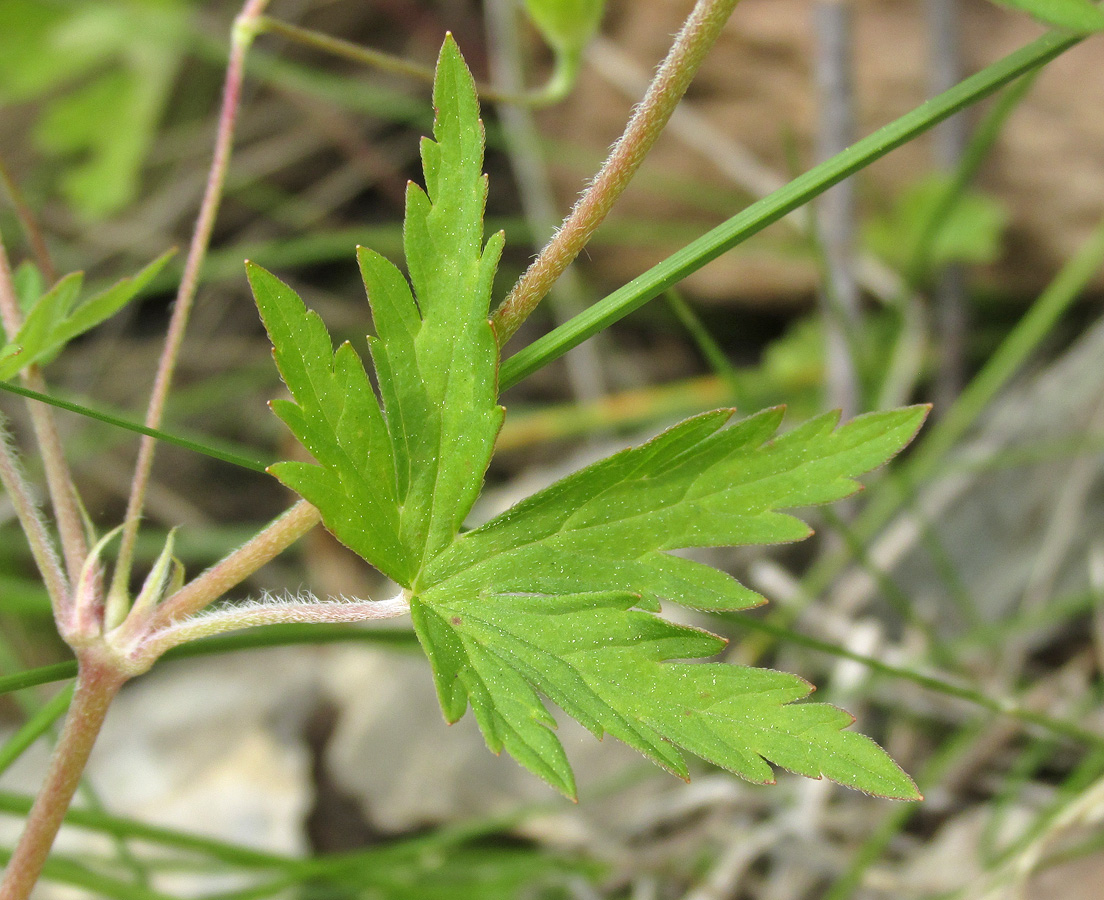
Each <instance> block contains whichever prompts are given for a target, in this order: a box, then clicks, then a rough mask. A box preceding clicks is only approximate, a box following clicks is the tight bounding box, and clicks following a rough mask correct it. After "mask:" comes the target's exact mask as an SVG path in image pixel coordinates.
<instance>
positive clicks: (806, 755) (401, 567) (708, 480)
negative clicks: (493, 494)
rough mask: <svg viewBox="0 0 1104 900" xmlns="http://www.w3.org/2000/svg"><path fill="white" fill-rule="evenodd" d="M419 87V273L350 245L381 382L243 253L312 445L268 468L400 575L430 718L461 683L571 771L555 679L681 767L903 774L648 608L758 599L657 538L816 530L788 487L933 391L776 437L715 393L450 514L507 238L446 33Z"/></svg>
mask: <svg viewBox="0 0 1104 900" xmlns="http://www.w3.org/2000/svg"><path fill="white" fill-rule="evenodd" d="M434 101H435V105H436V109H437V117H436V121H435V125H434V140H432V141H430V140H426V141H424V142H423V145H422V160H423V165H424V169H425V180H426V189H425V191H424V192H423V191H422V190H421V189H419V188H417V187H413V186H412V187H411V188H410V189H409V191H408V194H407V217H406V225H405V232H404V239H405V250H406V261H407V267H408V269H409V274H410V280H409V282H408V281H407V279H406V278H405V277H404V276H403V274H402V273H401V272H400V271H399V270H398V269H397V268H396V267H395V266H394V265H392V264H391V263H389V262H388V261H386V260H385V259H383V257H381V256H379V255H378V254H376V253H373V252H371V251H368V250H363V249H362V250H360V251H359V254H358V255H359V260H360V267H361V272H362V274H363V277H364V282H365V285H366V288H367V291H368V297H369V301H370V304H371V309H372V317H373V320H374V323H375V336H374V337H373V338H370V349H371V353H372V360H373V363H374V366H375V372H376V376H377V381H378V384H379V396H378V397H377V395H376V393H375V392H374V391H373V389H372V386H371V383H370V382H369V379H368V376H367V375H366V373H365V370H364V367H363V365H362V363H361V360H360V359H359V357H357V355H356V353H355V352H354V351H353V350H352V348H351V347H350V346H349V345H348V344H345V345H343V346H341V347H339V348H338V349H337V350H336V352H335V351H334V349H333V345H332V343H331V340H330V336H329V335H328V334H327V332H326V329H325V327H324V326H323V324H322V322H321V321H320V320H319V318H318V317H317V316H316V315H315V314H314V313H313V312H310V311H308V310H307V309H306V307H305V306H304V304H303V302H302V301H301V300H300V299H299V298H298V297H297V296H296V295H295V293H294V292H293V291H291V289H290V288H288V287H286V286H285V285H283V284H282V283H281V282H279V281H278V280H277V279H276V278H274V277H273V276H272V275H270V274H268V273H267V272H265V271H264V270H263V269H260V268H258V267H256V266H252V265H251V266H249V277H250V281H251V283H252V285H253V290H254V294H255V296H256V299H257V304H258V307H259V308H260V310H261V315H262V318H263V319H264V321H265V325H266V327H267V328H268V331H269V334H270V336H271V338H272V342H273V345H274V347H275V356H276V362H277V365H278V367H279V369H280V372H281V374H282V375H283V378H284V381H285V382H286V383H287V386H288V388H289V390H290V391H291V395H292V399H291V400H290V401H280V402H277V403H275V404H274V409H275V411H276V412H277V414H278V415H279V416H280V417H281V418H282V419H283V420H284V422H285V423H286V424H287V425H288V427H289V428H290V429H291V430H292V432H293V433H294V434H295V435H296V437H297V438H298V439H299V440H300V441H301V442H302V444H303V445H304V446H305V447H306V448H307V450H309V451H310V453H311V454H312V455H313V457H314V459H315V462H314V463H305V462H283V463H279V464H277V465H275V466H273V467H272V471H273V472H274V474H276V475H277V477H279V478H280V479H281V480H282V481H283V482H284V483H285V484H287V485H288V486H289V487H291V488H293V489H294V490H296V491H298V492H299V493H300V494H301V495H302V496H303V497H305V498H306V499H307V500H309V501H310V502H312V503H314V504H315V505H316V506H317V507H318V508H319V510H320V511H321V514H322V518H323V521H324V522H325V524H326V526H327V527H328V528H329V529H330V530H331V531H332V532H333V533H334V534H335V535H337V536H338V537H339V538H340V539H341V540H342V541H344V542H345V543H346V544H347V545H348V546H350V547H351V548H353V549H354V550H355V551H357V552H358V553H359V554H360V555H361V556H363V557H364V558H365V559H367V560H369V561H370V562H372V563H373V564H374V565H376V566H377V567H378V568H380V569H381V570H382V571H383V572H385V573H386V574H388V575H389V576H391V577H392V578H394V579H395V580H396V581H398V582H399V583H400V584H402V585H403V586H404V587H405V588H407V596H408V597H409V598H410V610H411V617H412V620H413V624H414V628H415V632H416V634H417V636H418V639H419V640H420V642H421V644H422V647H423V649H424V650H425V652H426V655H427V656H428V658H429V660H430V663H431V667H432V670H433V676H434V680H435V683H436V686H437V691H438V695H439V698H440V701H441V706H442V709H443V711H444V713H445V716H446V718H447V719H449V720H450V721H455V720H456V719H459V718H460V717H461V716H462V715H463V714H464V712H465V711H466V710H467V708H468V706H471V708H472V710H473V712H474V714H475V717H476V719H477V721H478V723H479V726H480V728H481V729H482V731H483V734H484V736H485V738H486V741H487V744H488V746H489V747H490V748H491V749H492V750H494V751H495V752H498V751H500V750H502V749H506V750H507V751H508V752H509V753H510V754H511V755H513V756H514V757H515V758H516V759H518V760H519V761H520V762H521V763H522V764H523V765H525V766H526V767H528V768H529V769H531V770H532V771H533V772H535V773H536V774H538V775H540V776H541V777H542V778H545V779H546V780H547V781H548V782H549V783H551V784H552V785H554V786H555V787H557V788H559V789H560V790H562V791H564V792H565V793H568V794H573V793H574V790H575V786H574V781H573V777H572V774H571V768H570V765H569V764H568V761H567V758H566V756H565V754H564V750H563V747H562V746H561V744H560V742H559V740H558V739H557V737H556V734H555V730H554V729H555V719H554V718H553V717H552V715H551V713H550V712H549V711H548V710H547V709H546V707H545V698H546V699H547V700H551V701H552V702H553V703H555V704H557V705H558V706H559V707H561V708H562V709H563V710H564V711H565V712H567V713H568V714H569V715H571V716H573V717H574V718H576V719H578V720H579V721H580V722H581V723H583V724H584V725H585V726H586V727H587V728H589V729H590V730H591V731H592V732H594V733H595V734H596V735H602V734H605V733H609V734H612V735H614V736H616V737H618V738H620V739H621V740H623V741H625V742H626V743H628V744H630V745H631V746H633V747H635V748H637V749H638V750H640V751H641V752H642V753H644V754H645V755H646V756H648V757H649V758H650V759H652V760H654V761H655V762H657V763H659V764H660V765H662V766H664V767H666V768H667V769H669V770H671V771H672V772H675V773H677V774H679V775H682V776H686V774H687V767H686V763H685V761H684V759H683V755H682V753H683V751H688V752H690V753H692V754H695V755H697V756H700V757H702V758H703V759H706V760H710V761H712V762H714V763H716V764H717V765H720V766H723V767H725V768H727V769H729V770H731V771H733V772H736V773H738V774H740V775H742V776H743V777H745V778H749V779H751V780H753V781H759V782H766V781H770V780H772V777H773V776H772V770H771V767H770V765H769V762H773V763H776V764H778V765H781V766H784V767H786V768H789V769H792V770H793V771H795V772H800V773H802V774H805V775H809V776H811V777H820V776H822V775H823V776H828V777H830V778H832V779H835V780H836V781H839V782H841V783H843V784H848V785H851V786H854V787H858V788H861V789H863V790H866V791H869V792H871V793H874V794H880V795H883V796H887V797H902V798H904V797H908V798H914V797H916V796H917V794H916V788H915V786H914V785H913V784H912V782H911V780H910V779H909V778H908V776H906V775H905V774H904V773H903V772H902V771H901V770H900V769H899V768H898V767H897V766H896V764H895V763H893V761H892V760H890V759H889V757H888V756H886V754H885V753H884V752H883V751H882V750H881V749H880V748H878V747H877V745H875V744H874V743H873V742H872V741H870V740H868V739H867V738H865V737H862V736H861V735H858V734H855V733H852V732H849V731H845V730H844V729H845V728H846V726H847V725H849V724H850V722H851V717H850V716H849V715H848V714H847V713H845V712H843V711H842V710H839V709H836V708H835V707H833V706H830V705H827V704H814V703H794V702H793V701H795V700H799V699H801V698H803V697H805V696H806V695H807V694H808V693H809V691H810V690H811V689H812V688H811V687H810V685H808V684H807V683H806V682H804V681H802V680H801V679H800V678H798V677H796V676H793V675H786V674H783V673H779V672H771V671H765V670H758V669H749V668H743V667H738V666H728V665H721V664H717V663H700V662H693V663H689V662H686V661H687V660H699V659H702V658H705V657H709V656H712V655H714V654H716V653H717V652H718V651H719V650H720V649H721V648H722V647H723V646H724V641H723V640H722V639H720V638H718V637H716V636H714V635H711V634H708V633H706V632H704V631H700V630H697V629H694V628H688V627H685V626H680V625H674V624H672V623H670V622H667V621H665V620H664V619H662V618H660V617H659V616H658V615H656V613H658V612H659V610H660V603H661V602H662V601H663V600H668V601H673V602H676V603H679V604H681V605H683V606H687V607H692V608H696V609H703V610H715V611H719V610H734V609H745V608H747V607H750V606H755V605H757V604H758V603H760V602H762V598H761V597H760V596H759V595H758V594H756V593H754V592H753V591H751V590H749V589H747V588H746V587H744V586H743V585H741V584H739V583H738V582H737V581H736V580H735V579H734V578H732V577H730V576H729V575H727V574H725V573H723V572H719V571H717V570H715V569H712V568H710V567H708V566H706V565H703V564H701V563H698V562H695V561H693V560H690V559H686V558H683V557H680V556H675V555H672V553H671V551H675V550H679V549H684V548H694V547H707V546H714V545H739V544H756V543H760V544H761V543H773V542H779V541H794V540H800V539H802V538H804V537H806V536H807V535H808V534H809V528H808V526H806V525H805V524H804V523H802V522H801V521H799V520H798V519H795V518H793V517H792V516H789V515H786V514H785V513H783V512H781V510H784V509H789V508H794V507H799V506H807V505H810V504H817V503H826V502H829V501H832V500H836V499H839V498H840V497H844V496H847V495H848V494H850V493H851V492H853V491H854V490H855V489H856V488H857V484H856V483H855V481H854V480H853V479H854V478H855V477H856V476H858V475H860V474H862V473H864V472H868V471H870V470H871V469H873V468H875V467H877V466H879V465H881V464H882V463H884V462H885V461H886V460H887V459H889V458H890V457H891V456H893V454H895V453H896V452H897V451H898V450H900V449H901V447H903V446H904V445H905V444H907V443H908V441H909V440H910V439H911V437H912V435H913V434H914V433H915V431H916V429H917V428H918V427H919V425H920V422H921V421H922V419H923V416H924V410H923V409H920V408H913V409H905V410H898V411H895V412H888V413H878V414H871V415H867V416H863V417H861V418H859V419H856V420H854V421H853V422H850V423H848V424H846V425H844V426H842V427H836V426H837V420H836V417H835V416H831V415H829V416H821V417H819V418H817V419H814V420H812V421H811V422H808V423H807V424H805V425H803V426H801V427H799V428H797V429H795V430H793V431H791V432H789V433H787V434H785V435H782V436H781V437H777V436H776V433H777V430H778V426H779V424H780V421H781V418H782V411H781V410H777V409H775V410H767V411H766V412H763V413H760V414H759V415H756V416H752V417H751V418H749V419H745V420H744V421H742V422H739V423H737V424H735V425H732V426H729V425H728V421H729V419H730V417H731V411H729V410H718V411H716V412H712V413H706V414H704V415H701V416H697V417H695V418H692V419H689V420H688V421H686V422H683V423H681V424H679V425H677V426H675V427H674V428H672V429H670V430H669V431H667V432H665V433H664V434H662V435H660V436H659V437H657V438H656V439H654V440H653V441H651V442H649V443H647V444H645V445H643V446H641V447H638V448H635V449H631V450H626V451H624V452H622V453H618V454H616V455H615V456H612V457H610V458H609V459H606V460H603V461H601V462H599V463H597V464H595V465H593V466H590V467H588V468H586V469H583V470H581V471H579V472H577V473H575V474H573V475H571V476H569V477H568V478H565V479H564V480H562V481H560V482H558V483H557V484H555V485H553V486H552V487H550V488H548V489H546V490H544V491H541V492H540V493H538V494H536V495H534V496H533V497H530V498H529V499H527V500H525V501H523V502H522V503H519V504H518V505H517V506H515V507H514V508H513V509H511V510H509V511H508V512H506V513H505V514H503V515H501V516H499V517H498V518H496V519H494V520H493V521H491V522H488V523H487V524H486V525H483V526H482V527H480V528H477V529H475V530H473V531H469V532H466V533H463V534H461V530H460V529H461V526H462V524H463V522H464V519H465V517H466V516H467V514H468V512H469V511H470V509H471V506H472V504H473V502H474V500H475V498H476V495H477V494H478V492H479V490H480V487H481V485H482V480H483V476H484V472H485V470H486V467H487V464H488V461H489V458H490V455H491V451H492V445H493V443H494V440H495V436H496V434H497V432H498V429H499V426H500V424H501V421H502V415H503V412H502V409H501V408H500V407H499V406H498V405H497V401H496V374H497V366H498V359H497V350H496V345H495V340H494V335H493V333H492V330H491V327H490V325H489V324H488V321H487V313H488V309H489V304H490V290H491V280H492V276H493V274H494V269H495V265H496V264H497V261H498V256H499V253H500V251H501V247H502V239H501V236H500V235H496V236H494V237H492V238H491V239H490V240H489V241H488V242H487V244H486V245H485V246H484V244H483V207H484V200H485V197H486V181H485V178H484V176H483V175H482V174H481V171H480V170H481V167H482V155H483V135H482V127H481V125H480V123H479V118H478V106H477V103H476V98H475V91H474V85H473V84H472V81H471V76H470V75H469V74H468V72H467V70H466V68H465V67H464V64H463V61H462V59H461V57H460V54H459V51H458V50H457V48H456V46H455V44H454V43H453V42H452V39H451V38H449V39H447V40H446V42H445V45H444V47H443V48H442V51H441V56H440V60H439V62H438V69H437V78H436V82H435V86H434ZM679 660H682V661H683V662H678V661H679Z"/></svg>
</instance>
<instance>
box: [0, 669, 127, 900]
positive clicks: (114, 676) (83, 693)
mask: <svg viewBox="0 0 1104 900" xmlns="http://www.w3.org/2000/svg"><path fill="white" fill-rule="evenodd" d="M125 680H126V679H125V677H124V676H122V675H120V674H119V673H118V672H117V671H115V670H114V669H113V668H111V667H110V666H107V665H104V664H102V663H99V662H97V661H95V660H91V659H88V658H82V659H81V661H80V673H79V674H78V676H77V687H76V691H75V692H74V694H73V701H72V703H71V704H70V705H69V713H68V715H67V716H66V718H65V726H64V728H63V729H62V732H61V737H60V738H59V739H58V743H57V746H56V747H55V748H54V755H53V757H52V758H51V759H50V767H49V770H48V771H47V773H46V780H45V781H44V782H43V784H42V789H41V790H40V791H39V794H38V797H37V798H36V799H35V802H34V806H32V807H31V812H30V815H29V816H28V817H27V824H26V826H25V827H24V830H23V835H22V836H21V837H20V839H19V843H18V844H17V845H16V847H15V850H14V852H13V853H12V857H11V860H10V862H9V863H8V868H7V870H6V871H5V873H4V880H3V882H2V883H0V900H26V898H28V897H30V895H31V891H32V890H33V889H34V886H35V882H36V881H38V876H39V875H40V874H41V872H42V866H43V865H44V864H45V862H46V857H47V856H49V855H50V848H51V847H52V846H53V843H54V838H55V837H56V836H57V833H58V829H59V828H60V827H61V822H62V819H64V818H65V811H66V810H67V809H68V808H69V803H70V801H71V800H72V799H73V794H74V793H75V792H76V789H77V785H78V784H79V783H80V779H81V774H82V773H83V772H84V767H85V764H86V763H87V762H88V756H89V754H90V753H91V752H92V745H93V744H95V742H96V737H97V735H98V734H99V733H100V726H101V725H103V721H104V718H105V717H106V716H107V710H108V707H109V706H110V705H111V701H112V700H113V699H114V697H115V695H116V694H117V693H118V691H119V688H120V687H122V685H123V682H124V681H125Z"/></svg>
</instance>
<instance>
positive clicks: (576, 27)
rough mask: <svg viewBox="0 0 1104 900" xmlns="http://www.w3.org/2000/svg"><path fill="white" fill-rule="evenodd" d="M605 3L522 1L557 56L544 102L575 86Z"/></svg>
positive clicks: (602, 0) (591, 0) (588, 0)
mask: <svg viewBox="0 0 1104 900" xmlns="http://www.w3.org/2000/svg"><path fill="white" fill-rule="evenodd" d="M605 5H606V3H605V0H525V8H526V10H528V12H529V16H530V18H531V19H532V20H533V22H534V24H535V25H536V26H537V29H538V30H539V31H540V33H541V35H542V36H543V37H544V39H545V40H546V41H547V42H548V45H549V46H550V47H551V48H552V49H553V51H554V52H555V54H556V69H555V72H554V73H553V75H552V79H551V80H550V81H549V83H548V86H547V87H546V89H545V93H546V99H547V100H557V99H559V98H561V97H563V96H565V95H566V94H567V93H568V91H570V90H571V88H572V87H573V86H574V84H575V81H576V79H577V77H578V74H579V66H580V65H581V63H582V59H583V51H584V50H585V49H586V46H587V44H589V43H590V40H591V38H593V37H594V35H595V34H597V33H598V26H599V25H601V23H602V13H603V11H604V10H605Z"/></svg>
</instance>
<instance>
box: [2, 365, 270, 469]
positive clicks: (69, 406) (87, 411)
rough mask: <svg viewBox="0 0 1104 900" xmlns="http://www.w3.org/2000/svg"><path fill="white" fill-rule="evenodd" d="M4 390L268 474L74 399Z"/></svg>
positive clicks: (251, 462)
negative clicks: (75, 401) (76, 401)
mask: <svg viewBox="0 0 1104 900" xmlns="http://www.w3.org/2000/svg"><path fill="white" fill-rule="evenodd" d="M0 390H4V391H8V392H10V393H12V394H18V395H19V396H21V397H27V398H29V399H31V400H38V401H39V402H40V403H47V404H49V405H50V406H54V407H56V408H57V409H64V410H65V411H66V412H71V413H76V414H77V415H79V416H84V417H85V418H88V419H94V420H96V421H97V422H103V423H104V424H105V425H112V426H114V427H115V428H123V429H126V430H127V431H133V432H134V433H135V434H144V435H147V436H149V437H152V438H157V440H159V441H164V442H165V443H166V444H172V445H174V446H176V447H182V448H183V449H185V450H191V451H193V452H195V453H202V454H203V455H204V456H209V457H211V458H212V459H217V460H221V461H222V462H225V463H230V465H232V466H239V467H241V468H243V469H249V470H251V471H253V472H264V471H266V469H267V467H268V465H269V463H266V462H264V461H263V460H259V459H255V458H251V457H248V456H243V455H242V454H240V453H236V452H234V451H233V450H229V449H222V448H220V447H218V446H215V445H214V444H210V443H203V442H201V441H196V440H192V439H191V438H186V437H183V436H182V435H179V434H172V433H171V432H168V431H162V430H160V429H157V428H147V427H146V426H145V425H143V424H142V423H141V422H135V421H133V420H131V419H125V418H123V417H122V416H117V415H114V414H113V413H109V412H105V411H104V410H102V409H96V408H95V407H92V406H87V405H84V404H81V403H74V402H73V401H72V400H65V399H63V398H62V397H56V396H54V395H52V394H43V393H40V392H39V391H33V390H31V389H30V388H26V387H23V386H22V385H18V384H12V383H10V382H0Z"/></svg>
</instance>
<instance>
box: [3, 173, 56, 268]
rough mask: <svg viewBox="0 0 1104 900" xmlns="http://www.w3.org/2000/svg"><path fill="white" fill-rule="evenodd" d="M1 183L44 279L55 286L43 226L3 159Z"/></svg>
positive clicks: (52, 264) (52, 262)
mask: <svg viewBox="0 0 1104 900" xmlns="http://www.w3.org/2000/svg"><path fill="white" fill-rule="evenodd" d="M0 183H2V184H3V185H4V190H6V191H7V192H8V198H9V199H10V200H11V204H12V208H13V209H15V215H16V217H17V218H18V219H19V225H20V227H21V228H22V229H23V234H24V235H26V237H27V243H28V244H30V245H31V253H33V254H34V258H35V263H37V264H38V268H39V270H40V271H41V272H42V277H43V278H44V279H45V280H46V283H47V284H53V283H54V282H55V281H57V269H55V268H54V261H53V260H52V259H51V258H50V248H49V247H47V246H46V238H45V236H44V235H43V232H42V226H41V225H39V224H38V218H37V217H36V216H35V214H34V211H33V210H32V209H31V207H30V206H29V205H28V204H27V201H26V200H25V199H24V197H23V192H22V191H21V190H20V189H19V184H18V183H17V182H16V180H15V178H13V177H12V174H11V172H10V171H9V170H8V167H7V165H6V164H5V163H4V160H3V159H0Z"/></svg>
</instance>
